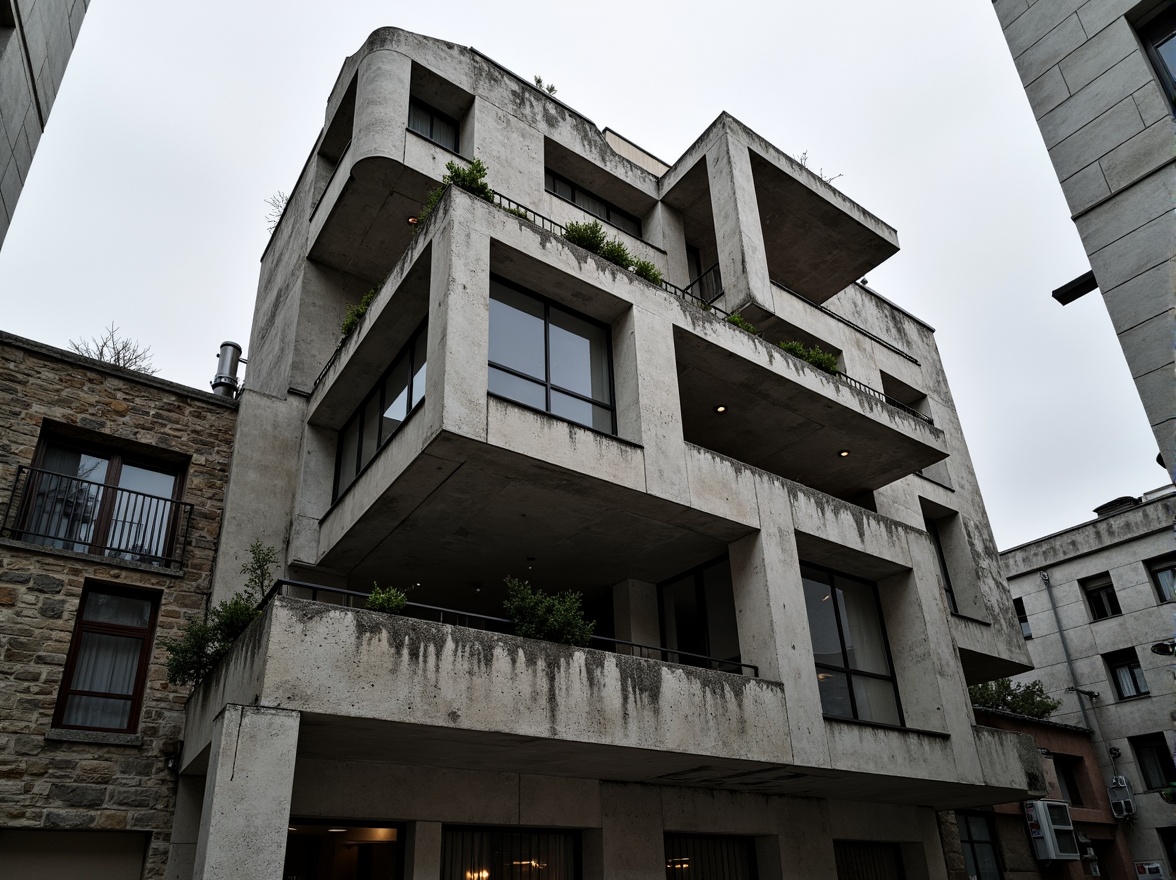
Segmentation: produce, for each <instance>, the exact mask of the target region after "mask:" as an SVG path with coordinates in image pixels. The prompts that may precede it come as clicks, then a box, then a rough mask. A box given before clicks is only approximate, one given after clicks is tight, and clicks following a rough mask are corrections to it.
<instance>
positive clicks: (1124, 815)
mask: <svg viewBox="0 0 1176 880" xmlns="http://www.w3.org/2000/svg"><path fill="white" fill-rule="evenodd" d="M1107 797H1108V798H1110V800H1111V813H1113V814H1114V816H1115V818H1116V819H1130V818H1132V817H1133V816H1134V815H1135V793H1134V792H1132V791H1131V783H1130V782H1128V781H1127V777H1126V776H1112V777H1111V784H1110V785H1108V786H1107Z"/></svg>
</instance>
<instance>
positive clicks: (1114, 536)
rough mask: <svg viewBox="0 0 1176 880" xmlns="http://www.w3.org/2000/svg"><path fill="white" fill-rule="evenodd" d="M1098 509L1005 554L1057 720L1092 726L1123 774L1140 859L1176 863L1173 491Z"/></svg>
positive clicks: (1130, 838) (1175, 868) (1106, 777)
mask: <svg viewBox="0 0 1176 880" xmlns="http://www.w3.org/2000/svg"><path fill="white" fill-rule="evenodd" d="M1096 513H1097V514H1098V518H1097V519H1095V520H1092V521H1090V522H1087V523H1083V524H1081V525H1078V526H1074V527H1073V528H1070V529H1066V530H1065V531H1062V532H1058V533H1057V534H1054V535H1047V536H1046V537H1044V538H1039V539H1038V540H1036V541H1032V542H1030V543H1028V544H1023V545H1021V546H1020V547H1014V548H1012V549H1011V550H1007V551H1005V552H1004V553H1002V554H1001V565H1002V567H1003V568H1004V571H1005V574H1006V576H1007V577H1008V579H1009V589H1010V590H1011V591H1012V594H1013V596H1014V602H1015V604H1016V607H1017V611H1018V614H1019V615H1020V617H1021V620H1022V624H1021V625H1022V629H1023V632H1024V635H1025V639H1026V645H1027V646H1028V648H1029V654H1030V656H1031V657H1032V658H1033V665H1034V666H1035V667H1036V668H1035V669H1034V670H1033V672H1031V673H1028V674H1026V675H1024V676H1023V677H1022V680H1025V681H1028V680H1032V679H1040V680H1041V682H1042V683H1043V685H1044V686H1045V690H1046V692H1047V693H1048V694H1049V695H1050V696H1051V697H1053V698H1054V699H1057V700H1061V701H1062V705H1061V707H1060V708H1059V709H1058V711H1057V712H1055V713H1054V714H1053V716H1052V719H1053V720H1054V721H1058V722H1062V723H1066V724H1075V725H1080V726H1082V727H1085V728H1088V729H1089V730H1091V732H1092V734H1093V742H1094V747H1095V748H1094V753H1095V757H1096V759H1097V761H1098V764H1099V768H1100V771H1101V774H1100V775H1101V776H1102V778H1103V784H1104V785H1110V784H1111V782H1112V777H1115V776H1124V777H1126V780H1127V782H1128V783H1129V784H1130V787H1131V789H1132V791H1133V801H1134V803H1135V812H1134V816H1133V817H1132V818H1131V819H1130V821H1128V822H1126V823H1125V833H1126V840H1127V845H1128V847H1129V849H1130V851H1131V853H1132V855H1133V857H1134V859H1135V861H1136V862H1137V863H1141V864H1155V863H1159V864H1160V865H1163V866H1166V871H1167V872H1168V874H1169V876H1171V875H1172V874H1174V873H1176V818H1174V816H1173V808H1172V806H1171V805H1169V804H1167V803H1165V802H1164V801H1163V800H1162V799H1161V798H1160V791H1161V790H1162V789H1164V788H1165V787H1167V786H1168V785H1170V784H1172V783H1174V782H1176V768H1174V767H1173V762H1172V754H1173V751H1174V750H1176V730H1173V724H1172V717H1171V712H1172V709H1173V695H1174V694H1176V682H1174V680H1173V675H1172V670H1171V661H1172V658H1171V657H1169V656H1163V655H1157V654H1155V653H1153V652H1152V651H1151V646H1152V645H1154V644H1160V643H1164V642H1166V641H1170V640H1171V639H1172V637H1173V633H1174V630H1176V621H1174V619H1173V618H1174V614H1176V541H1173V536H1172V528H1173V522H1176V490H1174V489H1173V488H1172V487H1171V486H1168V487H1165V488H1163V489H1158V490H1156V491H1154V492H1150V493H1148V494H1147V495H1145V496H1143V497H1142V498H1119V499H1116V500H1115V501H1113V502H1111V503H1109V504H1107V505H1104V506H1103V507H1100V508H1099V509H1098V510H1097V511H1096Z"/></svg>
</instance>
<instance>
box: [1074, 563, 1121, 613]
mask: <svg viewBox="0 0 1176 880" xmlns="http://www.w3.org/2000/svg"><path fill="white" fill-rule="evenodd" d="M1078 585H1079V586H1080V587H1081V588H1082V595H1084V596H1085V597H1086V607H1087V609H1088V610H1089V611H1090V619H1091V620H1109V619H1110V618H1112V617H1120V616H1122V614H1123V609H1122V608H1121V607H1120V606H1119V597H1118V596H1117V595H1116V593H1115V585H1114V583H1112V582H1111V576H1110V575H1109V574H1100V575H1096V576H1095V577H1091V578H1083V579H1082V580H1080V581H1079V582H1078Z"/></svg>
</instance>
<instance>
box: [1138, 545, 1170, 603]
mask: <svg viewBox="0 0 1176 880" xmlns="http://www.w3.org/2000/svg"><path fill="white" fill-rule="evenodd" d="M1145 564H1146V565H1147V573H1148V576H1149V577H1150V578H1151V582H1152V586H1153V587H1155V590H1156V597H1157V599H1159V602H1160V604H1161V605H1163V604H1164V603H1166V602H1176V555H1172V554H1167V555H1165V556H1160V557H1159V558H1157V559H1149V560H1148V561H1147V562H1146V563H1145ZM1165 572H1172V590H1173V593H1172V595H1171V596H1167V595H1165V594H1164V587H1163V584H1162V583H1161V581H1160V578H1159V575H1160V574H1162V573H1165Z"/></svg>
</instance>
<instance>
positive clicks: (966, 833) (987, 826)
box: [956, 813, 1004, 880]
mask: <svg viewBox="0 0 1176 880" xmlns="http://www.w3.org/2000/svg"><path fill="white" fill-rule="evenodd" d="M956 827H957V828H959V831H960V849H961V850H963V853H964V868H965V869H966V870H967V873H968V877H969V878H974V880H1003V877H1004V875H1003V874H1002V873H1001V870H1000V860H999V859H998V858H997V851H996V835H995V834H993V833H992V822H991V821H990V820H989V818H988V816H985V815H983V814H980V813H956Z"/></svg>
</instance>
